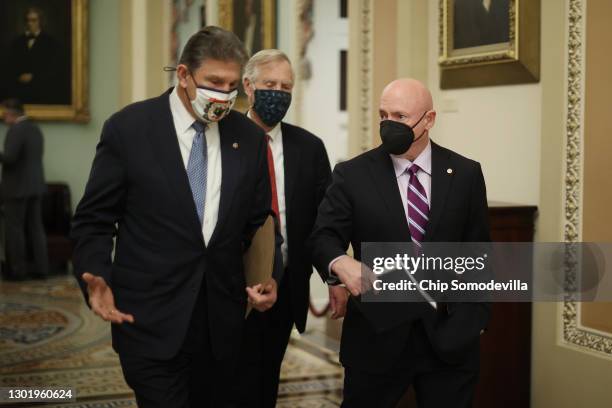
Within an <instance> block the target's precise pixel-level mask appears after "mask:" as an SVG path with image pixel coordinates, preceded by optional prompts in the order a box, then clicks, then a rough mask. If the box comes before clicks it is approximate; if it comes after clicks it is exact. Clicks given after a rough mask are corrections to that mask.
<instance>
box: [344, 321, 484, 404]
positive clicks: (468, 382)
mask: <svg viewBox="0 0 612 408" xmlns="http://www.w3.org/2000/svg"><path fill="white" fill-rule="evenodd" d="M343 341H350V339H343ZM366 352H367V350H364V353H366ZM478 362H479V360H478V354H477V350H476V352H475V353H472V355H470V356H469V357H468V359H467V360H466V362H465V363H464V364H461V365H449V364H447V363H445V362H443V361H441V360H440V359H439V358H438V357H437V356H436V355H435V353H434V351H433V349H432V348H431V345H430V343H429V339H428V338H427V335H426V333H425V329H424V328H423V325H422V324H421V323H420V322H418V323H416V324H415V325H414V328H413V331H412V333H411V335H410V337H409V341H408V345H407V347H406V348H405V349H404V350H403V352H402V355H401V356H400V357H399V358H398V360H397V363H396V364H395V365H394V367H393V368H392V369H391V370H389V371H388V372H385V373H382V374H381V373H369V372H365V371H361V370H358V369H354V368H351V367H345V377H344V400H343V402H342V405H341V406H342V407H343V408H362V407H363V408H366V407H367V408H370V407H377V408H395V406H396V405H397V403H398V402H399V400H400V399H401V397H402V396H403V395H404V393H405V392H406V391H407V390H408V388H409V387H410V386H412V387H413V388H414V391H415V394H416V400H417V406H418V407H419V408H441V407H444V408H469V407H471V406H472V399H473V395H474V390H475V389H476V384H477V383H478Z"/></svg>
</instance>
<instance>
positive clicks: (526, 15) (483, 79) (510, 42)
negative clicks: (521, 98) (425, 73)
mask: <svg viewBox="0 0 612 408" xmlns="http://www.w3.org/2000/svg"><path fill="white" fill-rule="evenodd" d="M487 4H489V6H488V7H489V9H488V10H487V12H486V13H483V12H482V11H483V10H478V12H479V13H480V14H477V13H476V12H475V11H474V10H469V9H468V6H469V7H476V6H478V7H482V8H484V7H485V6H484V5H481V4H480V3H479V2H467V1H465V0H439V8H440V11H439V16H440V21H439V39H440V44H439V48H440V49H439V60H438V63H439V66H440V87H441V88H442V89H456V88H470V87H478V86H493V85H510V84H521V83H535V82H539V80H540V0H491V1H490V2H489V3H487ZM492 7H497V9H496V10H495V13H494V12H493V9H492ZM464 8H465V9H464ZM459 11H460V12H461V14H458V12H459ZM505 13H507V15H506V14H505ZM456 14H457V15H456ZM483 15H484V16H487V17H489V16H491V18H497V20H494V21H492V22H488V21H486V20H483V19H482V17H481V16H483ZM474 16H477V17H479V18H480V19H478V20H476V17H474ZM456 17H457V18H456ZM500 21H502V22H504V24H500V23H499V22H500ZM478 24H485V25H487V26H486V27H483V28H482V29H481V30H480V31H479V30H478V29H479V28H480V27H478ZM505 24H507V27H505ZM455 25H456V26H455ZM491 28H493V29H494V30H497V32H494V31H492V30H491ZM483 33H485V34H486V35H487V36H489V37H488V38H487V37H485V34H483ZM456 34H457V35H456ZM479 35H480V37H479ZM456 37H457V38H456ZM456 43H459V44H460V46H459V47H457V48H456V47H455V45H456Z"/></svg>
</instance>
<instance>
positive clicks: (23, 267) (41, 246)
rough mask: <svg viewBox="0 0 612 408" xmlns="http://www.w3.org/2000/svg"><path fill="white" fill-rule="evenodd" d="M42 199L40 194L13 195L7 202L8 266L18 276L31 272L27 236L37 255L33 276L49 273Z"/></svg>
mask: <svg viewBox="0 0 612 408" xmlns="http://www.w3.org/2000/svg"><path fill="white" fill-rule="evenodd" d="M41 202H42V198H41V197H40V196H32V197H25V198H10V199H7V200H6V201H5V203H4V212H5V224H6V244H7V252H8V261H9V266H10V268H9V269H10V270H11V271H12V275H13V277H15V278H24V277H26V276H28V275H29V273H28V263H27V247H28V242H27V240H26V237H27V238H29V243H30V246H31V248H32V255H33V258H34V270H33V271H32V273H31V275H34V276H40V277H44V276H47V274H48V272H49V258H48V256H47V238H46V236H45V229H44V227H43V222H42V208H41Z"/></svg>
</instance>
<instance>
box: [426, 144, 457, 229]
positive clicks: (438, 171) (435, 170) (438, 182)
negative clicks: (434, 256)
mask: <svg viewBox="0 0 612 408" xmlns="http://www.w3.org/2000/svg"><path fill="white" fill-rule="evenodd" d="M449 168H450V160H449V157H448V152H447V151H445V150H444V149H442V148H441V147H440V146H438V145H437V144H435V143H434V142H431V197H430V208H429V222H428V223H427V228H426V229H425V238H424V240H425V241H429V240H430V239H431V237H432V236H433V234H434V232H435V230H436V227H437V225H438V222H439V221H440V216H441V215H442V212H443V211H444V205H445V203H446V197H447V195H448V190H449V188H450V185H451V182H452V179H453V177H452V173H448V172H447V170H448V169H449Z"/></svg>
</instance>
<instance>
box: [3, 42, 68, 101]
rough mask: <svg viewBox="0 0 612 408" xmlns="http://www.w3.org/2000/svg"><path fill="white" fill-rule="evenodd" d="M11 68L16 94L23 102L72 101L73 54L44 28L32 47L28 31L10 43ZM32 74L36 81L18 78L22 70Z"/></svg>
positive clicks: (14, 95) (14, 93)
mask: <svg viewBox="0 0 612 408" xmlns="http://www.w3.org/2000/svg"><path fill="white" fill-rule="evenodd" d="M7 68H8V70H9V75H10V82H11V85H12V89H10V90H9V92H10V95H11V96H12V97H16V98H18V99H19V100H21V101H22V102H23V103H41V104H66V105H69V104H70V57H69V56H68V55H67V54H66V53H65V52H63V51H62V49H61V47H60V44H59V43H58V42H57V41H55V39H54V38H53V37H52V36H50V35H49V34H47V33H46V32H44V31H42V32H41V33H40V34H39V35H38V37H36V40H35V41H34V45H33V46H32V48H28V38H27V37H26V36H25V34H22V35H20V36H19V37H17V38H16V39H15V40H14V41H13V43H12V44H11V47H10V58H9V60H8V67H7ZM24 73H30V74H32V81H31V82H29V83H27V84H23V83H20V82H19V81H18V78H19V76H20V75H21V74H24Z"/></svg>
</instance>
